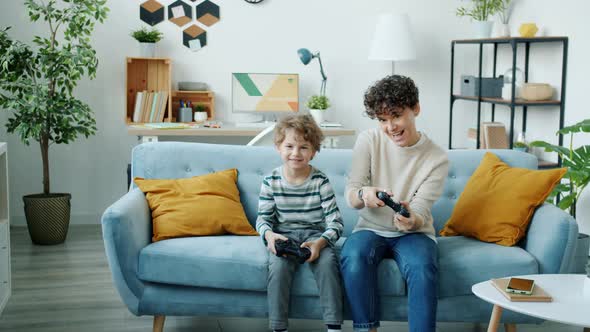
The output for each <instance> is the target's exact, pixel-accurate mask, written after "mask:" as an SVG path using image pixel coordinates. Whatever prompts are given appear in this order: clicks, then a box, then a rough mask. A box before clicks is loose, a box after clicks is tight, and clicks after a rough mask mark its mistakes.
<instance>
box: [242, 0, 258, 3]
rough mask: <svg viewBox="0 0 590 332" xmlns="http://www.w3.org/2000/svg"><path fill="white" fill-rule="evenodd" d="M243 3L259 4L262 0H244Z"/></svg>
mask: <svg viewBox="0 0 590 332" xmlns="http://www.w3.org/2000/svg"><path fill="white" fill-rule="evenodd" d="M244 1H246V2H248V3H260V2H262V1H263V0H244Z"/></svg>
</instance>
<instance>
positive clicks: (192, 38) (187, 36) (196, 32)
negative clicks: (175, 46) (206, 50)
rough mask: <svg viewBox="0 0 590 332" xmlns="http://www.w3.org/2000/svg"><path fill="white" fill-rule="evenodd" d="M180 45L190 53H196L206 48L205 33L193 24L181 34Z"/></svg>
mask: <svg viewBox="0 0 590 332" xmlns="http://www.w3.org/2000/svg"><path fill="white" fill-rule="evenodd" d="M182 43H183V44H184V46H186V47H188V48H190V49H191V51H198V50H200V49H201V48H203V47H205V46H207V31H205V30H203V29H201V28H199V27H198V26H197V25H195V24H193V25H191V26H190V27H188V28H186V29H185V30H184V31H183V32H182Z"/></svg>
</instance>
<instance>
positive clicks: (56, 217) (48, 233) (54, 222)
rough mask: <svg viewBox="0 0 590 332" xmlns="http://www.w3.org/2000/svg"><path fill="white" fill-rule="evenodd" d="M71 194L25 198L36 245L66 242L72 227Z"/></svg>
mask: <svg viewBox="0 0 590 332" xmlns="http://www.w3.org/2000/svg"><path fill="white" fill-rule="evenodd" d="M71 198H72V195H70V194H47V195H46V194H34V195H26V196H23V201H24V203H25V217H26V219H27V226H28V228H29V235H30V236H31V240H32V241H33V243H35V244H42V245H47V244H59V243H63V242H64V241H65V240H66V236H67V235H68V228H69V225H70V199H71Z"/></svg>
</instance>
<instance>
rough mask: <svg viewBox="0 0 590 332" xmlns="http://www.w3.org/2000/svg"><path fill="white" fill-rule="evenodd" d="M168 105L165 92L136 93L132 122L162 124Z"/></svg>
mask: <svg viewBox="0 0 590 332" xmlns="http://www.w3.org/2000/svg"><path fill="white" fill-rule="evenodd" d="M167 104H168V92H167V91H151V92H148V91H138V92H137V93H136V94H135V107H134V109H133V119H132V120H133V122H143V123H148V122H163V121H164V115H165V114H166V105H167Z"/></svg>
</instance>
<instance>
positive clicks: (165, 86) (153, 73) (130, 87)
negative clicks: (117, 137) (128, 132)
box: [125, 57, 172, 124]
mask: <svg viewBox="0 0 590 332" xmlns="http://www.w3.org/2000/svg"><path fill="white" fill-rule="evenodd" d="M171 67H172V64H171V62H170V59H168V58H132V57H128V58H127V73H126V76H127V102H126V112H125V121H126V122H127V123H128V124H130V123H134V122H133V113H134V110H135V99H136V96H137V92H140V91H148V92H154V91H156V92H157V91H166V92H167V93H168V101H167V102H166V107H165V110H164V111H165V113H164V114H165V115H164V118H170V110H171V107H170V105H171V100H172V98H171V89H170V87H171V72H172V70H171Z"/></svg>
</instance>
